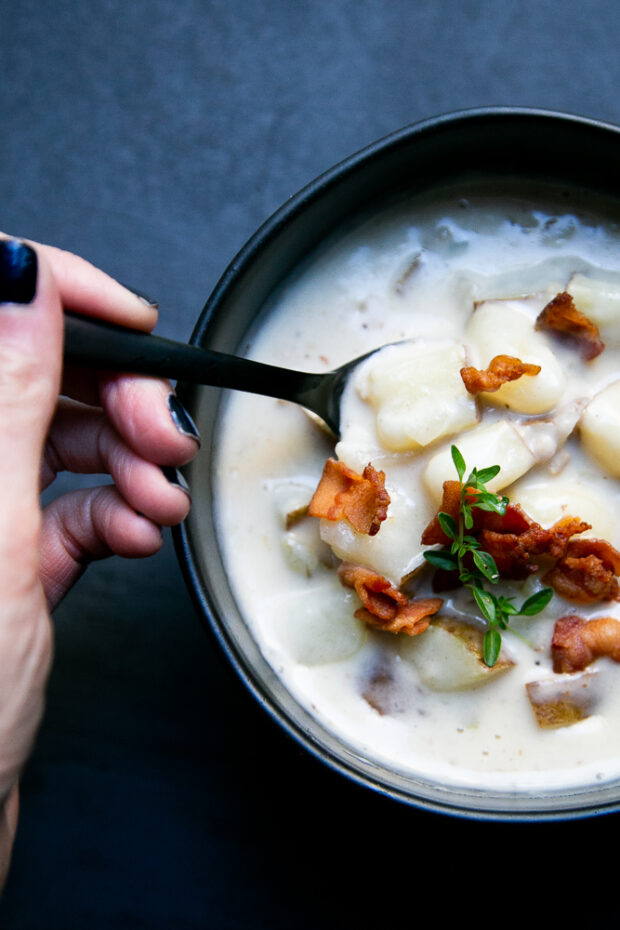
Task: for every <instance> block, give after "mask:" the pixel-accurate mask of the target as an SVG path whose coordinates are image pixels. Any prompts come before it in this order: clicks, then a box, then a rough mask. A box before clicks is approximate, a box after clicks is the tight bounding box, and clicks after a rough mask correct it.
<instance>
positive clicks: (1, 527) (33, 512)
mask: <svg viewBox="0 0 620 930" xmlns="http://www.w3.org/2000/svg"><path fill="white" fill-rule="evenodd" d="M62 331H63V319H62V307H61V302H60V297H59V295H58V290H57V288H56V284H55V281H54V278H53V275H52V271H51V269H50V267H49V266H48V265H47V263H46V261H45V259H44V258H43V257H42V256H39V255H37V253H36V252H35V250H34V249H33V248H32V247H31V246H29V245H25V244H24V243H22V242H19V241H17V240H14V239H8V240H2V241H0V554H1V555H4V556H10V555H11V553H10V552H7V551H6V549H5V545H8V546H9V549H14V545H13V543H12V540H13V542H15V541H16V540H15V536H16V534H17V535H18V536H20V535H21V530H22V529H23V532H24V533H27V534H30V533H32V531H33V529H36V528H35V527H33V523H36V521H37V520H38V519H39V473H40V462H41V455H42V449H43V444H44V441H45V435H46V432H47V429H48V426H49V422H50V419H51V416H52V413H53V410H54V407H55V405H56V401H57V398H58V390H59V384H60V372H61V356H62V352H61V347H62ZM21 542H22V543H27V542H29V543H32V539H29V540H27V539H23V540H21ZM24 555H25V553H24V550H23V549H22V557H23V556H24ZM9 561H10V560H9ZM3 563H4V564H6V561H5V559H4V558H0V566H1V565H2V564H3ZM14 570H15V566H13V571H14ZM2 574H3V572H2V569H1V568H0V580H2V578H1V576H2ZM8 580H9V579H7V581H8ZM2 590H5V591H6V588H4V587H3V585H2V584H0V591H2Z"/></svg>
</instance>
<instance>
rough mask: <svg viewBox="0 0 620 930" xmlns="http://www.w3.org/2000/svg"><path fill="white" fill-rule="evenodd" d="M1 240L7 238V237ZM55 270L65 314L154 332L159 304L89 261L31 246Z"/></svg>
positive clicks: (47, 248)
mask: <svg viewBox="0 0 620 930" xmlns="http://www.w3.org/2000/svg"><path fill="white" fill-rule="evenodd" d="M0 237H2V238H7V237H6V236H5V234H4V233H0ZM29 244H30V245H31V246H33V248H35V249H36V251H37V253H38V254H39V255H41V256H43V257H44V258H45V259H46V261H47V263H48V264H49V266H50V267H51V269H52V272H53V275H54V278H55V279H56V283H57V285H58V290H59V291H60V298H61V301H62V304H63V306H64V308H65V310H73V311H75V312H76V313H83V314H85V315H87V316H96V317H101V318H102V319H105V320H109V321H110V322H112V323H119V324H120V325H121V326H129V327H132V328H134V329H142V330H146V331H147V332H150V331H151V330H152V329H153V327H154V326H155V324H156V322H157V304H156V303H155V302H154V301H152V300H150V298H148V297H145V296H144V295H140V294H137V293H135V292H134V291H131V290H130V289H129V288H127V287H124V286H123V285H122V284H120V283H119V282H118V281H115V279H114V278H111V277H110V275H107V274H106V273H105V272H104V271H101V270H100V269H99V268H96V267H95V266H94V265H91V263H90V262H87V261H86V259H84V258H80V257H79V256H78V255H73V254H72V253H71V252H65V251H64V250H63V249H57V248H56V247H55V246H51V245H41V244H39V243H33V242H30V243H29Z"/></svg>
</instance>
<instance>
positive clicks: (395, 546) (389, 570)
mask: <svg viewBox="0 0 620 930" xmlns="http://www.w3.org/2000/svg"><path fill="white" fill-rule="evenodd" d="M390 495H391V497H392V503H391V505H390V509H389V511H388V516H387V519H386V520H385V521H384V522H383V524H382V525H381V532H380V533H377V535H376V536H368V535H366V534H364V533H356V532H355V530H354V529H353V527H352V526H351V524H350V523H348V521H346V520H338V521H337V522H333V521H330V520H321V539H322V540H323V542H326V543H327V544H328V545H329V546H331V548H332V550H333V551H334V553H335V554H336V555H337V556H338V558H339V559H343V560H344V561H345V562H353V563H354V564H357V565H365V566H366V567H367V568H373V569H374V570H375V571H376V572H378V573H379V574H380V575H384V576H385V577H386V578H389V580H390V581H391V582H392V583H393V584H396V585H398V584H400V581H401V579H402V578H403V577H404V576H405V575H408V574H409V573H410V572H412V571H413V570H414V569H416V568H417V567H418V566H419V565H421V564H422V563H423V557H422V552H423V551H424V548H425V547H424V546H422V542H421V539H422V532H423V530H424V527H425V526H426V524H427V523H428V521H429V520H430V519H431V517H432V515H433V513H432V508H431V506H430V505H429V502H427V501H426V500H425V499H424V497H423V495H419V497H418V499H417V500H416V499H414V498H413V497H410V496H408V495H406V494H403V493H401V492H400V491H399V490H396V489H394V488H392V487H390Z"/></svg>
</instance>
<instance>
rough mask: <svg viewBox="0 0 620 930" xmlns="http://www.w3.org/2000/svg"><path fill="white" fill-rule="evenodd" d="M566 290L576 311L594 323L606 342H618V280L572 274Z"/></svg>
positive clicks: (619, 308)
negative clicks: (573, 302) (579, 311)
mask: <svg viewBox="0 0 620 930" xmlns="http://www.w3.org/2000/svg"><path fill="white" fill-rule="evenodd" d="M566 290H567V291H568V293H569V294H571V295H572V297H573V300H574V301H575V306H576V307H577V309H578V310H581V312H582V313H584V314H585V315H586V316H587V317H588V319H590V320H592V322H593V323H596V325H597V326H598V327H599V329H600V330H601V333H602V335H603V336H604V338H605V339H606V340H607V342H610V341H611V342H619V341H620V280H615V281H614V280H611V279H610V278H608V279H601V278H592V277H589V276H586V275H584V274H574V275H573V276H572V278H571V279H570V281H569V282H568V285H567V287H566Z"/></svg>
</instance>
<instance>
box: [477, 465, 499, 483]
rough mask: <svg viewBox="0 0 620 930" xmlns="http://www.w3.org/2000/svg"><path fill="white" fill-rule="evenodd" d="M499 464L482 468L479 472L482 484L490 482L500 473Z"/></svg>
mask: <svg viewBox="0 0 620 930" xmlns="http://www.w3.org/2000/svg"><path fill="white" fill-rule="evenodd" d="M499 473H500V467H499V465H491V466H490V467H489V468H481V469H480V471H479V472H478V476H477V477H478V481H479V483H480V484H488V483H489V481H492V480H493V478H495V476H496V475H499Z"/></svg>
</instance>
